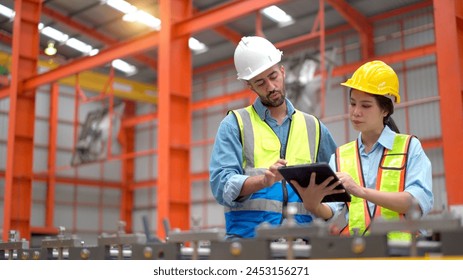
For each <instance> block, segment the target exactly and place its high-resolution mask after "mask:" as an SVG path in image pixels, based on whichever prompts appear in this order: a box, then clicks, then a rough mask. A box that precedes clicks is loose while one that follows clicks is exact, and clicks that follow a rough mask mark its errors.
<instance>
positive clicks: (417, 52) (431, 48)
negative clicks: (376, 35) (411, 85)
mask: <svg viewBox="0 0 463 280" xmlns="http://www.w3.org/2000/svg"><path fill="white" fill-rule="evenodd" d="M435 52H436V45H434V44H429V45H424V46H421V47H416V48H413V49H407V50H403V51H400V52H395V53H391V54H387V55H382V56H377V57H374V58H371V59H379V60H383V61H384V62H386V63H396V62H401V61H404V60H407V59H413V58H417V57H422V56H426V55H431V54H434V53H435ZM362 63H364V62H363V61H358V62H354V63H350V64H345V65H342V66H338V67H335V68H334V69H333V72H332V74H331V75H332V76H333V77H336V76H342V75H347V74H352V73H353V72H354V71H355V69H357V68H358V67H359V66H360V65H362Z"/></svg>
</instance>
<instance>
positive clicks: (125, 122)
mask: <svg viewBox="0 0 463 280" xmlns="http://www.w3.org/2000/svg"><path fill="white" fill-rule="evenodd" d="M157 118H158V113H157V112H155V113H148V114H145V115H139V116H136V117H127V118H124V119H122V122H121V124H122V125H121V126H122V127H131V126H136V125H138V124H141V123H144V122H149V121H153V120H156V119H157Z"/></svg>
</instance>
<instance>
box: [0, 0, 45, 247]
mask: <svg viewBox="0 0 463 280" xmlns="http://www.w3.org/2000/svg"><path fill="white" fill-rule="evenodd" d="M41 3H42V1H41V0H17V1H15V5H14V8H15V12H16V16H15V20H14V25H13V44H12V65H11V86H10V92H9V94H10V111H9V118H8V146H7V150H8V151H7V163H6V172H5V203H4V211H3V219H4V222H3V240H4V241H7V240H8V233H9V231H10V230H17V231H19V233H20V236H21V237H22V238H26V239H30V235H31V232H30V218H31V201H32V162H33V161H32V155H33V150H34V121H35V89H30V90H28V91H25V90H23V89H22V84H21V81H22V80H24V79H25V78H29V77H31V76H34V75H36V74H37V60H38V56H39V48H38V46H39V31H38V28H37V26H38V24H39V20H40V10H41Z"/></svg>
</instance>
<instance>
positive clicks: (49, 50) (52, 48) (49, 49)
mask: <svg viewBox="0 0 463 280" xmlns="http://www.w3.org/2000/svg"><path fill="white" fill-rule="evenodd" d="M57 51H58V50H57V49H56V48H55V41H48V46H47V48H46V49H45V51H44V52H45V54H46V55H49V56H53V55H55V54H56V52H57Z"/></svg>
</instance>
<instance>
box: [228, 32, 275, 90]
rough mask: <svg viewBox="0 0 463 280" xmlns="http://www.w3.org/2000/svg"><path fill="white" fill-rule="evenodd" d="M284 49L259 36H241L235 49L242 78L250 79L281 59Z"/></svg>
mask: <svg viewBox="0 0 463 280" xmlns="http://www.w3.org/2000/svg"><path fill="white" fill-rule="evenodd" d="M282 54H283V52H282V51H280V50H279V49H277V48H276V47H275V46H274V45H273V44H272V43H271V42H270V41H268V40H267V39H265V38H262V37H257V36H249V37H243V38H241V41H240V42H239V44H238V46H237V47H236V49H235V55H234V59H235V68H236V72H237V74H238V79H240V80H247V81H248V80H250V79H252V78H254V77H255V76H257V75H259V74H260V73H262V72H264V71H265V70H267V69H268V68H270V67H272V66H273V65H275V64H277V63H278V62H280V61H281V55H282Z"/></svg>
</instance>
